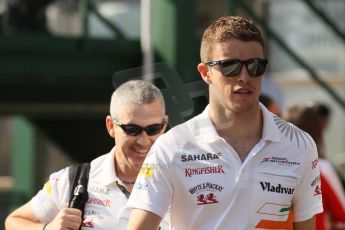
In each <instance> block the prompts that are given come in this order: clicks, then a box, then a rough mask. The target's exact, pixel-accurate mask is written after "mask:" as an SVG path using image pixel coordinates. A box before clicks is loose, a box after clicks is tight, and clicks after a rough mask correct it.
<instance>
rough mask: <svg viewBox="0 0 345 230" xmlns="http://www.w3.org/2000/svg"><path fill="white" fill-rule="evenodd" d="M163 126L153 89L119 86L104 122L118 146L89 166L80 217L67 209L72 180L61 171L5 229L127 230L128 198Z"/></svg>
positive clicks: (161, 104)
mask: <svg viewBox="0 0 345 230" xmlns="http://www.w3.org/2000/svg"><path fill="white" fill-rule="evenodd" d="M167 123H168V117H167V116H166V115H165V103H164V98H163V95H162V93H161V92H160V90H159V89H158V88H157V87H155V86H154V85H153V84H151V83H149V82H147V81H142V80H132V81H128V82H126V83H124V84H122V85H121V86H120V87H119V88H117V89H116V90H115V91H114V93H113V95H112V97H111V102H110V115H108V116H107V117H106V119H105V124H106V127H107V130H108V133H109V135H110V136H111V137H112V138H114V141H115V143H116V146H115V147H114V148H113V149H112V150H111V151H110V152H109V153H108V154H105V155H102V156H100V157H98V158H96V159H94V160H93V161H92V162H91V168H90V173H89V182H88V195H89V199H88V201H87V202H86V205H85V209H84V217H82V212H81V211H80V210H79V209H75V208H67V207H66V203H68V201H69V198H70V192H69V191H70V181H69V176H68V175H69V173H68V171H69V168H65V169H62V170H61V171H58V172H55V173H53V174H51V176H50V179H49V181H48V182H47V183H46V184H45V186H44V188H43V189H42V190H41V191H39V192H38V194H37V195H36V196H35V197H33V198H32V200H31V201H29V202H28V203H26V204H25V205H23V206H22V207H20V208H18V209H17V210H15V211H14V212H13V213H11V214H10V215H9V217H8V218H7V219H6V229H7V230H11V229H13V230H14V229H15V230H18V229H26V230H30V229H45V230H56V229H79V227H80V226H81V229H90V228H92V229H99V230H101V229H102V230H103V229H105V230H106V229H125V227H126V225H127V221H128V218H129V211H128V209H127V208H126V203H127V199H128V196H129V194H130V192H131V191H132V189H133V186H134V182H135V180H136V177H137V175H138V173H139V170H140V168H141V165H142V163H143V161H144V159H145V157H146V155H147V153H148V152H149V150H150V148H151V146H152V144H153V143H154V141H155V140H156V139H157V138H158V137H159V136H160V135H161V134H162V133H163V132H164V131H165V129H166V127H167ZM90 135H92V133H90ZM137 186H138V185H137ZM142 188H145V185H142ZM163 225H164V224H163Z"/></svg>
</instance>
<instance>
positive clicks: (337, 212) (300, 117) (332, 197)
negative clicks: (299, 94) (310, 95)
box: [283, 102, 345, 230]
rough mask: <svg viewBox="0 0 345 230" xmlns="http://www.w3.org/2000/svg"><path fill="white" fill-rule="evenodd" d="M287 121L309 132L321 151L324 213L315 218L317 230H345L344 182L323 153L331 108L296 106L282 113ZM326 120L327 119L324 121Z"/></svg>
mask: <svg viewBox="0 0 345 230" xmlns="http://www.w3.org/2000/svg"><path fill="white" fill-rule="evenodd" d="M283 117H284V119H286V120H287V121H289V122H291V123H293V124H295V125H296V126H297V127H299V128H300V129H302V130H303V131H306V132H307V133H309V134H310V136H311V137H312V138H313V139H314V141H315V143H316V146H317V148H318V152H319V164H320V170H321V176H320V178H315V180H316V181H317V180H320V179H321V186H322V201H323V208H324V212H323V213H320V214H318V215H316V225H317V228H316V229H317V230H335V229H338V230H340V229H345V192H344V189H343V187H342V184H341V180H340V178H339V176H338V175H337V172H336V170H335V168H334V167H333V165H332V163H331V162H330V161H329V160H327V159H326V153H325V152H324V142H323V138H324V131H325V128H326V127H327V124H328V122H329V118H330V109H329V107H328V106H327V105H324V104H319V103H313V102H310V103H306V104H296V105H293V106H291V107H289V108H288V109H287V111H286V113H284V114H283ZM325 118H327V119H325Z"/></svg>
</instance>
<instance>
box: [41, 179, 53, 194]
mask: <svg viewBox="0 0 345 230" xmlns="http://www.w3.org/2000/svg"><path fill="white" fill-rule="evenodd" d="M43 189H44V190H45V191H46V192H47V194H48V195H49V196H51V195H52V194H53V188H52V186H51V184H50V181H49V180H48V181H47V182H46V183H45V184H44V187H43Z"/></svg>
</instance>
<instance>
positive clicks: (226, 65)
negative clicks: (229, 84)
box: [220, 60, 242, 77]
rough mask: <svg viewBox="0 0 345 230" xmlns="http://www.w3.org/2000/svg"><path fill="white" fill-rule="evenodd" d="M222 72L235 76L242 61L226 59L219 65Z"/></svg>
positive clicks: (225, 74)
mask: <svg viewBox="0 0 345 230" xmlns="http://www.w3.org/2000/svg"><path fill="white" fill-rule="evenodd" d="M220 68H221V71H222V74H223V75H224V76H227V77H235V76H237V75H238V74H239V73H240V72H241V69H242V63H241V62H240V61H237V60H226V61H224V62H222V63H221V65H220Z"/></svg>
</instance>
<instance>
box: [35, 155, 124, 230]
mask: <svg viewBox="0 0 345 230" xmlns="http://www.w3.org/2000/svg"><path fill="white" fill-rule="evenodd" d="M114 153H115V148H113V149H112V150H111V151H110V152H109V153H108V154H105V155H102V156H100V157H98V158H96V159H94V160H93V161H92V162H91V168H90V176H89V183H88V193H89V199H88V202H87V203H86V205H85V215H84V217H85V219H84V221H83V227H82V229H95V230H97V229H98V230H104V229H126V226H127V222H128V218H129V214H130V209H128V208H127V207H126V203H127V197H126V196H125V194H124V193H123V192H122V191H121V190H120V189H119V187H118V186H117V185H116V181H117V180H118V177H117V176H116V174H115V170H114V169H115V167H114ZM68 171H69V170H68V168H65V169H62V170H60V171H58V172H55V173H53V174H51V175H50V178H49V181H48V182H47V183H46V184H45V185H44V188H43V189H42V190H40V191H39V192H38V194H37V195H36V196H35V197H33V198H32V200H31V202H32V207H33V211H34V213H35V215H36V217H37V218H38V219H39V220H40V221H42V222H45V223H48V222H50V221H52V220H53V219H54V217H55V216H56V215H57V213H58V212H59V210H60V209H61V208H62V207H64V205H65V204H68V201H69V197H70V192H69V191H70V186H69V177H68Z"/></svg>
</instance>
